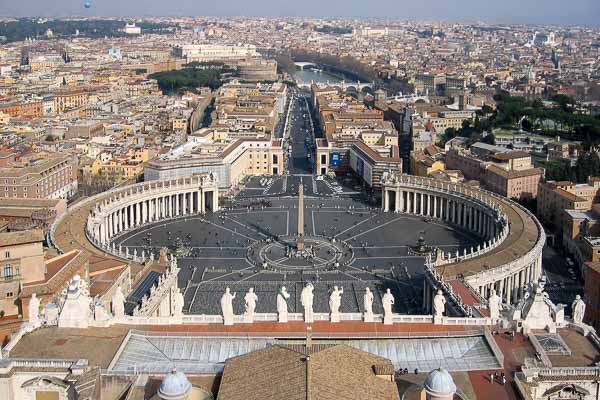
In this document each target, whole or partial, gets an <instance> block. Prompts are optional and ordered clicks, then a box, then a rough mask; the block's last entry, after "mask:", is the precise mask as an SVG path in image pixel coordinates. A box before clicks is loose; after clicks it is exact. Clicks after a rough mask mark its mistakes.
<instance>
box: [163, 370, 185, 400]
mask: <svg viewBox="0 0 600 400" xmlns="http://www.w3.org/2000/svg"><path fill="white" fill-rule="evenodd" d="M191 391H192V384H191V383H190V381H188V379H187V378H186V376H185V374H184V373H183V372H178V371H176V370H173V371H172V372H171V373H170V374H169V375H167V376H165V379H163V381H162V383H161V384H160V388H159V389H158V395H159V396H160V398H161V399H164V400H182V399H185V397H186V396H187V395H188V394H190V392H191Z"/></svg>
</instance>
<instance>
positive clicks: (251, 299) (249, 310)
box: [244, 288, 258, 322]
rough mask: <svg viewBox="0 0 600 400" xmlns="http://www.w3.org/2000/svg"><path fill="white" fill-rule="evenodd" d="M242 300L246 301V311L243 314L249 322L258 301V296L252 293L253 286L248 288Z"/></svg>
mask: <svg viewBox="0 0 600 400" xmlns="http://www.w3.org/2000/svg"><path fill="white" fill-rule="evenodd" d="M244 301H245V302H246V312H245V314H244V315H245V317H246V319H247V320H248V321H249V322H252V321H253V320H254V310H256V302H257V301H258V296H257V295H256V293H254V288H250V289H248V293H246V295H245V296H244Z"/></svg>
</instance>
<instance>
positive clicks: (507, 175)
mask: <svg viewBox="0 0 600 400" xmlns="http://www.w3.org/2000/svg"><path fill="white" fill-rule="evenodd" d="M446 167H447V168H449V169H456V170H460V171H462V172H463V174H464V176H465V178H466V179H469V180H477V181H479V182H480V183H481V185H482V186H483V187H485V188H486V189H488V190H491V191H492V192H495V193H498V194H501V195H502V196H506V197H508V198H511V199H526V198H536V197H537V195H538V183H539V182H540V180H541V179H542V177H543V175H544V171H543V170H542V169H541V168H534V167H533V164H532V161H531V156H530V155H529V154H526V153H523V152H521V151H512V152H511V151H509V152H499V153H498V152H493V153H491V154H489V155H487V156H485V159H483V158H480V157H478V156H476V155H475V154H474V153H473V152H471V151H469V150H461V149H450V150H448V152H447V153H446Z"/></svg>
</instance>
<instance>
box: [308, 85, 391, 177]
mask: <svg viewBox="0 0 600 400" xmlns="http://www.w3.org/2000/svg"><path fill="white" fill-rule="evenodd" d="M311 91H312V97H313V102H314V104H315V106H316V109H317V111H318V114H317V119H318V122H319V124H320V125H321V130H322V131H323V135H324V138H323V139H319V140H317V141H316V172H317V174H319V175H327V174H329V173H330V172H334V173H343V172H345V171H348V170H352V171H353V172H354V173H356V174H357V175H358V176H359V177H360V178H361V179H362V180H363V182H364V183H365V184H366V185H367V186H368V187H380V181H381V175H382V173H383V172H385V171H396V172H399V171H402V160H401V158H400V155H399V150H398V132H397V131H396V129H395V128H394V125H393V123H392V122H390V121H385V120H384V117H383V116H384V113H383V112H382V111H381V110H377V109H370V108H368V107H366V106H365V105H364V104H362V103H360V102H358V101H357V100H356V99H354V98H353V97H351V96H347V95H345V94H343V93H341V92H339V91H338V90H337V89H334V90H331V89H329V88H319V87H318V86H317V85H312V87H311Z"/></svg>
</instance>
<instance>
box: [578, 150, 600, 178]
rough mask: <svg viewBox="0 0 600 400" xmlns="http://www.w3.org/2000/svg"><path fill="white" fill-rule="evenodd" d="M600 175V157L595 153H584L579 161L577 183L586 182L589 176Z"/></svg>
mask: <svg viewBox="0 0 600 400" xmlns="http://www.w3.org/2000/svg"><path fill="white" fill-rule="evenodd" d="M599 174H600V157H598V153H596V152H595V151H591V152H588V153H583V154H581V155H580V156H579V158H578V159H577V165H576V167H575V177H576V180H577V182H580V183H583V182H586V181H587V179H588V177H589V176H598V175H599Z"/></svg>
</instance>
